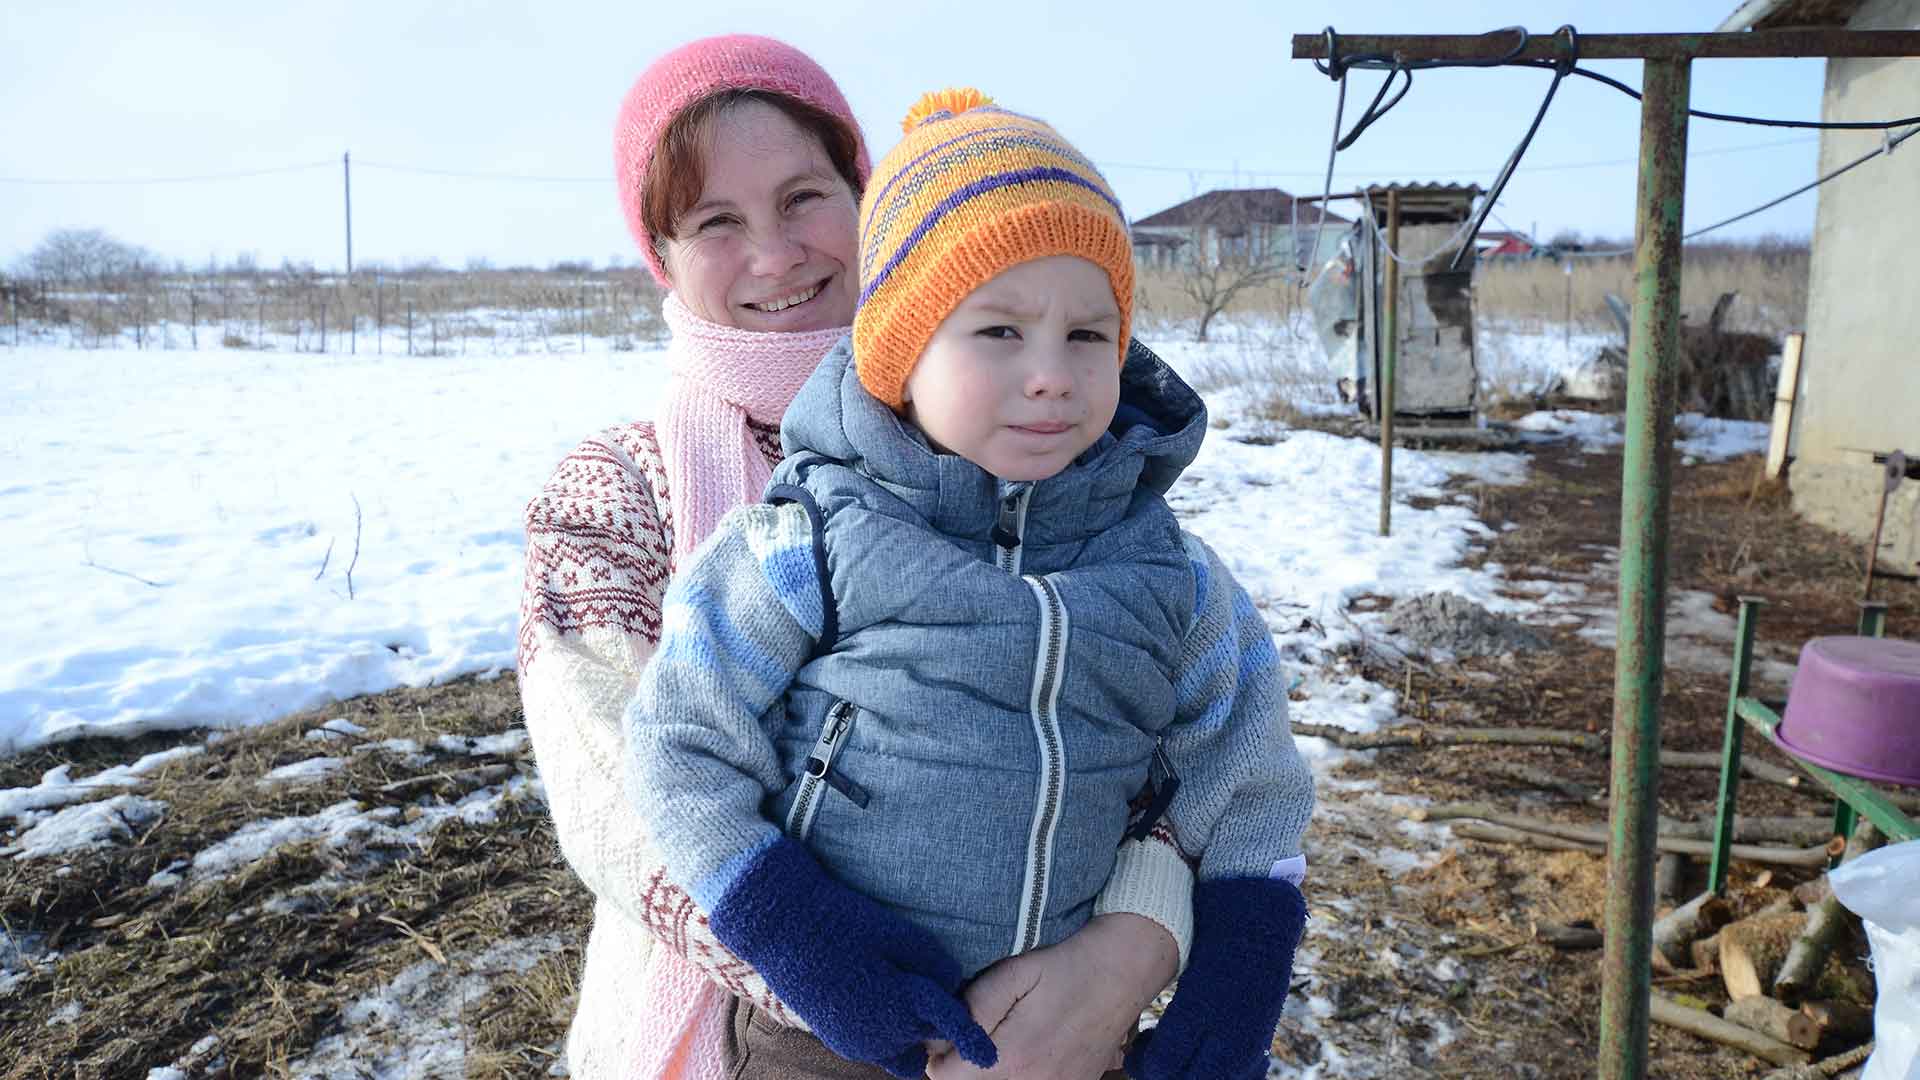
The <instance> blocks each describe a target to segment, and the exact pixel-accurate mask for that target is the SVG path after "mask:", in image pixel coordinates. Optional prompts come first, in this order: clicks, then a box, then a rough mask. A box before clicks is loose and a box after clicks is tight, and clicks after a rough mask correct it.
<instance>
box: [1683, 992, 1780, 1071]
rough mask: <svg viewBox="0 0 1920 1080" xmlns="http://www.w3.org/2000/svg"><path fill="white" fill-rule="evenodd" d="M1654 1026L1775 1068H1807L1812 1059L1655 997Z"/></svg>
mask: <svg viewBox="0 0 1920 1080" xmlns="http://www.w3.org/2000/svg"><path fill="white" fill-rule="evenodd" d="M1648 1005H1649V1008H1650V1010H1651V1013H1652V1019H1653V1020H1654V1022H1655V1023H1660V1024H1665V1025H1667V1026H1668V1027H1671V1028H1678V1029H1679V1030H1681V1031H1684V1032H1687V1033H1688V1034H1690V1035H1698V1036H1699V1037H1701V1038H1703V1039H1711V1040H1713V1041H1714V1042H1717V1043H1721V1044H1722V1045H1725V1046H1732V1047H1735V1048H1738V1049H1741V1050H1745V1051H1746V1052H1747V1053H1749V1054H1752V1055H1754V1056H1755V1057H1758V1058H1761V1059H1763V1060H1766V1061H1770V1062H1772V1063H1773V1064H1775V1065H1805V1064H1806V1063H1807V1062H1809V1061H1811V1060H1813V1056H1812V1055H1811V1054H1808V1053H1807V1052H1806V1051H1805V1050H1802V1049H1800V1048H1799V1047H1797V1046H1792V1045H1789V1044H1787V1043H1783V1042H1781V1041H1780V1040H1778V1039H1770V1038H1768V1037H1767V1036H1765V1035H1762V1034H1760V1033H1759V1032H1757V1031H1752V1030H1749V1029H1747V1028H1743V1027H1741V1026H1740V1025H1739V1024H1733V1023H1729V1022H1727V1021H1725V1020H1722V1019H1720V1018H1719V1017H1717V1016H1715V1015H1713V1014H1712V1013H1710V1012H1707V1011H1705V1010H1704V1009H1689V1008H1687V1007H1686V1006H1685V1005H1681V1004H1679V1003H1678V1002H1675V1001H1671V1000H1668V999H1667V998H1664V997H1661V996H1660V995H1659V994H1654V995H1653V996H1652V998H1651V999H1650V1000H1649V1001H1648Z"/></svg>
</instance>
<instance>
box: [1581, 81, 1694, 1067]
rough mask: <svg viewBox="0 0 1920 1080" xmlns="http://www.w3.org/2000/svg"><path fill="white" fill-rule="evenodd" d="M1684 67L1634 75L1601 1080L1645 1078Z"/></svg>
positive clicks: (1683, 173)
mask: <svg viewBox="0 0 1920 1080" xmlns="http://www.w3.org/2000/svg"><path fill="white" fill-rule="evenodd" d="M1691 78H1692V61H1691V60H1689V59H1688V58H1686V57H1685V56H1680V57H1675V58H1671V59H1650V60H1647V61H1646V62H1645V65H1644V74H1643V76H1642V79H1641V92H1642V93H1643V95H1644V97H1643V98H1642V100H1641V105H1640V183H1639V198H1638V203H1639V205H1638V211H1637V220H1636V222H1635V226H1634V244H1633V248H1634V250H1633V287H1634V298H1633V328H1632V342H1631V344H1630V347H1629V349H1628V353H1627V417H1626V451H1625V461H1624V464H1623V472H1624V476H1623V486H1622V493H1621V499H1620V622H1619V634H1618V640H1617V644H1616V647H1615V651H1614V686H1613V785H1612V792H1613V812H1612V816H1611V819H1610V821H1609V833H1610V835H1609V843H1608V845H1607V878H1608V888H1607V906H1606V930H1605V935H1606V953H1605V968H1604V971H1603V984H1602V989H1601V997H1600V1077H1601V1080H1639V1078H1642V1077H1645V1076H1646V1074H1647V1026H1648V1014H1649V1005H1648V992H1649V979H1650V977H1651V967H1650V965H1651V963H1652V955H1653V941H1652V933H1651V930H1652V925H1653V862H1654V828H1655V817H1654V811H1655V795H1656V792H1657V788H1658V782H1659V769H1660V691H1661V687H1662V685H1663V682H1664V679H1663V670H1662V669H1663V664H1664V660H1665V637H1666V621H1667V620H1666V605H1667V508H1668V502H1669V499H1670V496H1671V493H1672V491H1671V489H1672V483H1671V476H1670V473H1669V454H1670V451H1671V449H1672V443H1673V376H1674V370H1675V367H1676V364H1675V360H1676V359H1677V357H1678V353H1679V347H1680V246H1681V237H1682V235H1683V224H1682V217H1681V204H1682V202H1683V199H1684V196H1685V194H1686V183H1687V99H1688V96H1689V91H1690V82H1691Z"/></svg>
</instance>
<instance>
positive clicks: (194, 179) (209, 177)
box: [0, 161, 333, 186]
mask: <svg viewBox="0 0 1920 1080" xmlns="http://www.w3.org/2000/svg"><path fill="white" fill-rule="evenodd" d="M332 165H333V162H331V161H312V162H308V163H307V164H305V165H281V166H277V167H275V168H271V169H249V170H246V171H244V172H224V173H202V174H200V175H198V176H134V177H119V178H112V179H79V178H70V177H62V178H42V177H30V176H0V184H45V185H67V186H82V185H86V186H105V185H128V186H131V185H138V184H199V183H207V182H210V181H215V180H245V179H248V178H251V177H255V176H273V175H275V174H277V173H291V172H304V171H306V170H308V169H324V168H331V167H332Z"/></svg>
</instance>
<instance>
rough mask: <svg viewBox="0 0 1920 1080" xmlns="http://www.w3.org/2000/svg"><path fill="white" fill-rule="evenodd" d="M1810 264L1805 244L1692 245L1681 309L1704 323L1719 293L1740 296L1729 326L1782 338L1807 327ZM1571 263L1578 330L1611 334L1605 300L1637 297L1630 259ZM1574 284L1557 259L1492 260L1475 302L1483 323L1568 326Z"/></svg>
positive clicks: (1478, 278) (1480, 276)
mask: <svg viewBox="0 0 1920 1080" xmlns="http://www.w3.org/2000/svg"><path fill="white" fill-rule="evenodd" d="M1808 265H1809V253H1808V249H1807V248H1806V247H1805V246H1804V245H1792V244H1783V243H1776V244H1759V245H1753V246H1746V247H1731V248H1728V247H1701V248H1689V249H1688V250H1687V253H1686V256H1685V259H1684V261H1683V263H1682V270H1681V275H1680V278H1681V280H1680V304H1681V307H1682V309H1683V310H1685V311H1686V312H1688V313H1689V314H1690V315H1691V316H1692V318H1693V321H1695V322H1704V321H1705V319H1706V314H1707V312H1708V311H1709V310H1710V309H1711V308H1712V307H1713V303H1714V301H1715V300H1717V299H1718V298H1719V297H1720V295H1721V294H1723V293H1729V292H1737V293H1739V294H1740V301H1739V302H1738V303H1736V304H1735V305H1734V307H1733V310H1732V312H1731V313H1730V315H1729V317H1728V321H1727V329H1729V330H1746V331H1751V332H1754V333H1760V334H1767V335H1771V336H1778V335H1780V334H1783V333H1785V332H1787V331H1789V330H1793V329H1797V328H1799V327H1801V326H1802V325H1804V324H1805V321H1806V312H1807V280H1808V279H1807V270H1808ZM1572 266H1573V273H1572V275H1571V285H1572V290H1573V296H1572V299H1573V303H1572V318H1573V323H1574V325H1575V326H1577V327H1579V328H1581V329H1586V330H1596V331H1607V332H1610V331H1612V330H1613V329H1614V326H1615V324H1614V321H1613V317H1612V316H1611V315H1609V314H1608V312H1607V306H1606V295H1607V294H1608V293H1613V294H1615V295H1616V296H1619V297H1620V298H1621V299H1623V300H1629V301H1631V300H1632V299H1633V259H1632V257H1630V256H1618V257H1612V258H1593V259H1574V260H1572ZM1568 285H1569V275H1568V274H1566V273H1565V272H1564V271H1563V269H1562V266H1561V264H1560V263H1557V262H1553V261H1550V260H1545V259H1530V260H1514V261H1488V262H1483V263H1481V264H1480V269H1479V271H1478V272H1477V273H1476V275H1475V278H1474V301H1475V303H1476V305H1477V306H1478V309H1479V314H1480V316H1481V317H1482V318H1488V319H1501V320H1505V321H1508V322H1510V323H1512V324H1513V325H1516V326H1521V327H1526V328H1539V327H1543V326H1547V325H1560V324H1562V323H1564V322H1566V321H1567V315H1568V305H1567V290H1568Z"/></svg>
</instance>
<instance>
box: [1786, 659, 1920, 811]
mask: <svg viewBox="0 0 1920 1080" xmlns="http://www.w3.org/2000/svg"><path fill="white" fill-rule="evenodd" d="M1773 734H1774V738H1775V739H1776V740H1778V741H1779V743H1780V745H1781V746H1783V747H1785V748H1786V749H1787V750H1789V751H1791V752H1792V753H1794V754H1796V755H1798V756H1799V757H1802V758H1805V759H1806V760H1808V761H1811V762H1813V763H1814V764H1816V765H1825V766H1826V767H1827V768H1829V769H1832V770H1833V771H1835V772H1841V773H1846V774H1848V775H1849V776H1862V777H1866V778H1867V779H1869V780H1885V781H1887V782H1889V783H1894V784H1905V785H1909V786H1914V787H1920V643H1916V642H1912V641H1902V640H1899V639H1897V638H1870V637H1821V638H1814V639H1813V640H1812V641H1809V642H1807V644H1806V645H1805V647H1803V648H1802V649H1801V650H1800V667H1799V668H1798V669H1797V670H1796V671H1795V672H1794V674H1793V689H1792V691H1791V692H1790V693H1789V694H1788V696H1787V713H1786V715H1785V716H1784V717H1782V718H1781V720H1780V726H1779V727H1778V728H1776V729H1775V730H1774V733H1773Z"/></svg>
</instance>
